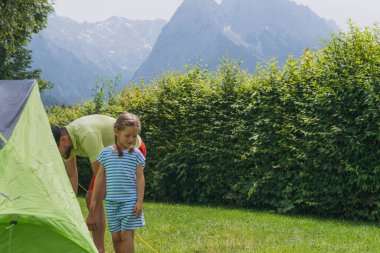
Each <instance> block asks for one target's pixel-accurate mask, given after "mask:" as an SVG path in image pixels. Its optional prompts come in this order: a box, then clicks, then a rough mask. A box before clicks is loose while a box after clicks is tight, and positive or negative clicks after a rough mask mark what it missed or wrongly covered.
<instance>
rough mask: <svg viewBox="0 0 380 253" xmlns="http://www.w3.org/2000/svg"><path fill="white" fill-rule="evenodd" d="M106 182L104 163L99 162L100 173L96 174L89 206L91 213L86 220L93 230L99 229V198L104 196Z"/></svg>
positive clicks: (89, 227)
mask: <svg viewBox="0 0 380 253" xmlns="http://www.w3.org/2000/svg"><path fill="white" fill-rule="evenodd" d="M104 182H105V176H104V167H103V165H101V164H99V169H98V173H97V174H96V178H95V182H94V189H93V190H92V196H91V204H90V208H89V214H88V217H87V220H86V223H87V226H88V229H89V230H91V231H96V230H97V225H96V224H97V222H98V220H97V217H96V216H98V215H99V214H97V213H96V209H97V206H98V205H99V202H98V201H99V200H100V201H102V199H103V197H104V196H100V195H104V190H103V189H104Z"/></svg>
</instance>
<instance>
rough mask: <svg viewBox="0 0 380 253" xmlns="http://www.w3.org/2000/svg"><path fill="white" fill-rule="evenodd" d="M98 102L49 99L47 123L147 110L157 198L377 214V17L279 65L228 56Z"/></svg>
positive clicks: (150, 191)
mask: <svg viewBox="0 0 380 253" xmlns="http://www.w3.org/2000/svg"><path fill="white" fill-rule="evenodd" d="M102 92H103V91H102ZM98 94H99V93H98ZM97 98H99V97H97ZM97 101H98V102H96V101H95V100H93V101H89V102H87V103H85V104H84V105H77V106H75V107H73V108H63V107H55V108H52V109H50V110H49V114H50V119H51V122H56V123H57V122H59V123H62V124H63V123H67V122H69V121H70V120H72V119H74V118H76V117H79V116H81V115H85V114H91V113H103V114H108V115H112V116H115V117H116V116H117V115H118V114H119V113H120V112H122V111H130V112H133V113H136V114H138V115H140V116H141V119H142V124H143V131H142V136H143V138H144V140H145V142H146V145H147V149H148V156H147V158H148V164H147V167H146V170H145V173H146V181H147V184H146V185H147V187H146V188H147V191H146V194H147V197H148V198H150V199H153V200H160V201H181V202H189V203H215V204H234V205H238V206H241V207H255V208H265V209H273V210H276V211H277V212H279V213H307V214H316V215H319V216H328V217H343V218H349V219H368V220H379V218H380V213H379V211H380V209H379V205H380V201H379V200H380V199H379V196H380V145H379V144H380V115H379V113H380V36H379V29H378V28H377V27H374V28H366V29H359V28H357V27H353V26H351V27H350V29H349V31H348V32H346V33H343V32H341V33H339V34H337V35H333V36H332V39H331V41H329V42H326V45H325V47H324V48H323V49H321V50H318V51H311V50H305V53H304V55H303V56H302V57H301V58H300V59H293V58H289V60H288V61H287V63H286V65H285V66H284V67H282V68H281V69H280V68H279V67H278V66H277V63H276V62H269V63H268V64H267V65H266V66H263V67H257V70H256V72H255V73H254V74H248V73H246V72H245V71H243V70H241V69H240V67H239V64H237V63H235V62H234V61H233V60H229V59H225V60H224V61H223V62H222V63H221V65H220V67H219V68H218V70H216V71H212V72H210V71H207V70H205V69H203V68H201V67H199V66H192V67H189V68H188V70H187V71H186V73H183V74H180V73H168V74H165V75H163V76H162V77H160V78H159V79H157V80H156V81H154V82H152V83H150V85H149V86H145V85H142V86H133V87H129V88H125V89H123V91H122V92H121V93H120V94H119V95H118V96H117V97H116V98H115V99H112V100H109V101H111V102H110V103H107V102H103V100H101V99H100V100H99V99H97ZM99 101H100V102H99ZM99 103H100V104H99Z"/></svg>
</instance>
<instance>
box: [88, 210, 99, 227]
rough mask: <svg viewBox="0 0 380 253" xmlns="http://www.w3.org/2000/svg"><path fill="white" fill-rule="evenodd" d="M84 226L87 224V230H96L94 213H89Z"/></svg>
mask: <svg viewBox="0 0 380 253" xmlns="http://www.w3.org/2000/svg"><path fill="white" fill-rule="evenodd" d="M86 224H87V227H88V230H90V231H97V230H98V216H97V215H96V214H95V213H94V212H91V211H90V213H89V215H88V216H87V219H86Z"/></svg>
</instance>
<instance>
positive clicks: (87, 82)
mask: <svg viewBox="0 0 380 253" xmlns="http://www.w3.org/2000/svg"><path fill="white" fill-rule="evenodd" d="M165 24H166V21H164V20H160V19H157V20H153V21H136V20H128V19H125V18H120V17H111V18H109V19H107V20H105V21H102V22H96V23H87V22H83V23H78V22H76V21H74V20H71V19H69V18H66V17H59V16H56V15H51V16H50V17H49V22H48V26H47V28H46V29H45V30H43V31H41V32H39V33H38V34H37V35H35V36H34V37H33V39H32V41H31V43H30V49H31V50H32V52H33V55H32V57H33V64H32V67H33V68H39V69H41V70H42V76H43V77H44V78H45V79H46V80H48V81H51V82H53V83H54V84H55V86H54V88H53V89H52V90H49V91H47V92H46V94H44V95H43V98H45V99H44V101H47V100H49V101H50V100H51V98H52V97H54V98H56V101H55V102H59V103H64V104H73V103H75V102H76V101H79V102H83V101H84V100H86V99H88V98H89V97H91V94H92V91H91V90H92V89H93V88H95V84H96V80H97V79H99V78H100V77H103V78H106V79H114V78H115V76H116V75H120V76H121V82H122V84H125V83H126V82H127V81H129V80H130V78H131V77H132V75H133V73H134V72H135V71H136V70H137V68H138V67H139V66H140V65H141V64H142V62H143V61H144V60H145V59H146V57H147V56H148V55H149V53H150V51H151V49H152V47H153V45H154V43H155V41H156V39H157V37H158V35H159V34H160V32H161V29H162V27H163V26H164V25H165Z"/></svg>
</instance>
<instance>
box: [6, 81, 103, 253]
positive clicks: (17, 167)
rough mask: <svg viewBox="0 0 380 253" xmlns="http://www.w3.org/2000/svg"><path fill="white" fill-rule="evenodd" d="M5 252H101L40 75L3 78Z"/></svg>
mask: <svg viewBox="0 0 380 253" xmlns="http://www.w3.org/2000/svg"><path fill="white" fill-rule="evenodd" d="M0 252H1V253H16V252H20V253H21V252H22V253H25V252H28V253H43V252H48V253H53V252H70V253H74V252H97V250H96V248H95V245H94V244H93V242H92V239H91V236H90V233H89V232H88V230H87V227H86V224H85V222H84V219H83V216H82V214H81V211H80V207H79V205H78V201H77V199H76V197H75V194H74V192H73V190H72V188H71V185H70V182H69V180H68V177H67V175H66V171H65V168H64V164H63V162H62V158H61V157H60V154H59V152H58V149H57V146H56V144H55V141H54V138H53V135H52V133H51V129H50V124H49V120H48V117H47V115H46V113H45V110H44V107H43V105H42V103H41V99H40V94H39V90H38V85H37V82H36V81H35V80H17V81H0Z"/></svg>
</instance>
